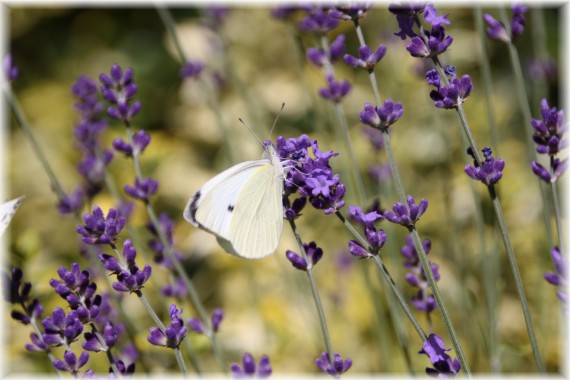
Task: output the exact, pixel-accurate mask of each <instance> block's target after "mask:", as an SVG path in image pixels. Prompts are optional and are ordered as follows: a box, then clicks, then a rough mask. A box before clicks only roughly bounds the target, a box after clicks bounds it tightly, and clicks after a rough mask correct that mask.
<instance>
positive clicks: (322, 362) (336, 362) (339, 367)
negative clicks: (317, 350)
mask: <svg viewBox="0 0 570 380" xmlns="http://www.w3.org/2000/svg"><path fill="white" fill-rule="evenodd" d="M332 359H333V360H332V362H331V360H330V358H329V355H328V354H327V353H326V352H323V353H322V354H321V357H320V358H318V359H317V360H316V361H315V364H316V365H317V368H319V369H320V370H321V371H323V372H324V373H328V374H329V375H331V376H334V377H339V376H340V375H342V374H343V373H345V372H346V371H348V370H349V369H350V367H352V359H351V358H346V359H345V360H342V357H341V356H340V354H338V353H335V354H334V358H332Z"/></svg>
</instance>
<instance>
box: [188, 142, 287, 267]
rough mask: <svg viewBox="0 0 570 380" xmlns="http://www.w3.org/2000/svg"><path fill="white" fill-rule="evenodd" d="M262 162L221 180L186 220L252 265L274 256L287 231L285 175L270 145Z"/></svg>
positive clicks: (191, 206)
mask: <svg viewBox="0 0 570 380" xmlns="http://www.w3.org/2000/svg"><path fill="white" fill-rule="evenodd" d="M263 145H264V152H263V155H262V157H261V159H260V160H256V161H246V162H242V163H240V164H237V165H235V166H232V167H231V168H229V169H226V170H225V171H223V172H221V173H220V174H218V175H216V176H215V177H214V178H212V179H210V180H209V181H208V182H206V183H205V184H204V186H202V187H201V188H200V189H199V190H198V191H197V192H196V193H195V194H194V195H193V196H192V198H190V200H189V201H188V204H187V205H186V207H185V209H184V219H186V220H187V221H188V222H190V223H191V224H193V225H194V226H196V227H199V228H201V229H203V230H204V231H206V232H210V233H212V234H214V235H215V236H216V238H217V240H218V243H219V244H220V245H221V246H222V248H224V250H225V251H226V252H228V253H231V254H235V255H237V256H240V257H245V258H247V259H259V258H262V257H265V256H267V255H270V254H272V253H273V252H274V251H275V249H277V245H278V244H279V240H280V238H281V231H282V229H283V181H284V177H285V169H284V168H283V165H282V163H281V161H280V160H279V157H278V156H277V153H276V152H275V148H274V147H273V145H271V143H270V142H266V143H264V144H263Z"/></svg>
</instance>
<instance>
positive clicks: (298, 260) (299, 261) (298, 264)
mask: <svg viewBox="0 0 570 380" xmlns="http://www.w3.org/2000/svg"><path fill="white" fill-rule="evenodd" d="M303 247H304V248H305V253H306V254H307V260H308V261H307V260H306V259H304V258H303V257H301V256H300V255H299V254H297V253H295V252H293V251H291V250H287V252H286V253H285V256H286V257H287V259H288V260H289V261H290V262H291V264H293V266H294V267H295V268H297V269H300V270H305V271H306V270H307V269H310V268H312V267H313V266H315V265H316V264H317V263H318V262H319V260H320V259H321V258H322V257H323V250H322V249H321V248H319V247H317V243H315V242H314V241H312V242H310V243H308V244H307V243H303Z"/></svg>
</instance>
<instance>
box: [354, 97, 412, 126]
mask: <svg viewBox="0 0 570 380" xmlns="http://www.w3.org/2000/svg"><path fill="white" fill-rule="evenodd" d="M403 115H404V107H403V106H402V103H401V102H397V103H394V102H393V101H392V99H390V98H388V99H386V101H385V102H384V104H383V105H382V106H380V107H374V106H373V105H372V104H370V103H366V104H365V105H364V108H363V109H362V111H360V121H361V122H362V123H363V124H366V125H369V126H371V127H372V128H377V129H387V128H388V127H389V126H391V125H392V124H394V123H395V122H396V121H398V120H399V119H400V118H401V117H402V116H403Z"/></svg>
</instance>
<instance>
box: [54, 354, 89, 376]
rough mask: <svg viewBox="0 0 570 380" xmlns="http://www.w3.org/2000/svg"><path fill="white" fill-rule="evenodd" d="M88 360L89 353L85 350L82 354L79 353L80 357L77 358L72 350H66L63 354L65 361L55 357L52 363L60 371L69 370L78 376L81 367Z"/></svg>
mask: <svg viewBox="0 0 570 380" xmlns="http://www.w3.org/2000/svg"><path fill="white" fill-rule="evenodd" d="M88 360H89V354H88V353H87V352H85V351H83V352H82V353H81V355H79V358H77V356H75V354H74V353H73V352H72V351H69V350H66V351H65V353H64V354H63V361H62V360H59V359H55V360H54V361H53V362H52V364H53V366H54V367H55V368H56V369H58V370H59V371H63V372H69V373H71V374H72V375H74V376H76V375H77V373H78V371H79V368H81V367H83V366H84V365H85V364H87V361H88ZM76 377H77V376H76Z"/></svg>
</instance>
